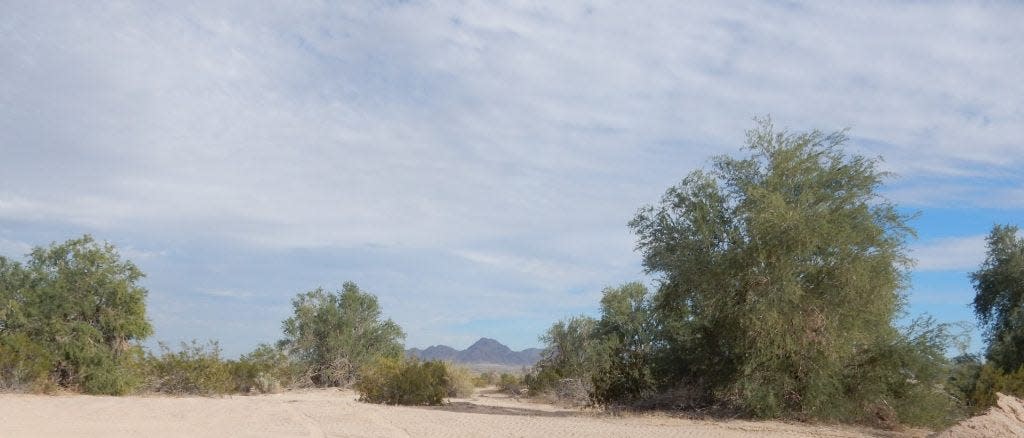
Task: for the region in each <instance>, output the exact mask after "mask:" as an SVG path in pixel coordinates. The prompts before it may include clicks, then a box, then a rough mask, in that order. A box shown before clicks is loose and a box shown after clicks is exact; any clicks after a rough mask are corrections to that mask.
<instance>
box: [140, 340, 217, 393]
mask: <svg viewBox="0 0 1024 438" xmlns="http://www.w3.org/2000/svg"><path fill="white" fill-rule="evenodd" d="M160 352H161V354H160V356H154V355H152V354H150V355H149V356H148V357H147V358H146V367H145V368H146V372H147V375H148V377H149V378H150V381H149V384H148V385H147V386H148V389H149V390H151V391H154V392H162V393H166V394H175V395H182V394H200V395H218V394H226V393H229V392H231V391H232V390H234V389H235V381H234V379H233V378H232V374H231V366H230V364H228V363H227V362H225V361H223V360H221V358H220V346H218V345H217V343H216V342H215V341H210V342H208V343H206V344H200V343H198V342H196V341H194V340H193V341H192V342H191V343H190V344H186V343H184V342H183V343H182V344H181V350H180V351H177V352H175V351H172V350H171V349H170V348H169V347H168V346H167V345H166V344H164V343H160Z"/></svg>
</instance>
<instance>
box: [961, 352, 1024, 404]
mask: <svg viewBox="0 0 1024 438" xmlns="http://www.w3.org/2000/svg"><path fill="white" fill-rule="evenodd" d="M997 392H1001V393H1003V394H1006V395H1012V396H1015V397H1024V366H1022V367H1021V368H1018V369H1017V371H1014V372H1012V373H1006V372H1003V370H1001V369H1000V368H999V367H998V366H997V365H996V364H994V363H992V362H989V363H986V364H985V365H984V366H982V367H981V370H980V372H979V373H978V380H977V382H976V383H975V385H974V388H973V391H972V392H971V395H970V398H969V403H970V405H971V407H972V408H973V410H974V412H975V413H980V412H982V411H984V410H985V409H988V408H989V407H991V406H993V405H995V404H996V393H997Z"/></svg>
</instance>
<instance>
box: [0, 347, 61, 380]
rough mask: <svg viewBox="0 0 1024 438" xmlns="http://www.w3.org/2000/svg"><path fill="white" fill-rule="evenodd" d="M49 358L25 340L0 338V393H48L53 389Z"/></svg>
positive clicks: (45, 352)
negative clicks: (0, 391)
mask: <svg viewBox="0 0 1024 438" xmlns="http://www.w3.org/2000/svg"><path fill="white" fill-rule="evenodd" d="M52 363H53V357H52V356H51V354H50V353H49V352H47V351H46V349H44V348H43V347H41V346H39V345H37V344H35V343H33V342H32V340H31V339H29V338H28V336H25V335H23V334H15V335H10V336H0V390H2V391H19V392H22V391H29V392H50V391H52V390H54V389H56V387H57V385H56V382H54V381H53V379H51V378H50V366H51V364H52Z"/></svg>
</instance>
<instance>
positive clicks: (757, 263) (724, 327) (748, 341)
mask: <svg viewBox="0 0 1024 438" xmlns="http://www.w3.org/2000/svg"><path fill="white" fill-rule="evenodd" d="M846 142H847V136H846V135H845V133H844V132H835V133H831V134H825V133H822V132H819V131H812V132H807V133H789V132H786V131H778V130H776V129H775V128H774V127H773V126H772V124H771V122H770V121H769V120H762V121H759V123H758V125H757V127H756V128H755V129H753V130H751V131H748V133H747V149H748V150H749V151H750V152H751V155H750V156H749V157H746V158H740V159H736V158H731V157H717V158H715V159H714V164H713V169H712V170H711V171H695V172H693V173H691V174H690V175H688V176H687V177H686V178H684V179H683V181H682V182H681V183H680V184H679V185H677V186H675V187H672V188H670V189H668V191H666V193H665V195H664V197H663V198H662V201H661V203H660V205H657V206H649V207H646V208H643V209H641V210H640V211H639V213H638V214H637V215H636V216H635V218H634V219H633V221H632V222H631V223H630V225H631V227H632V228H633V229H634V231H635V232H636V234H637V236H638V238H639V243H638V249H639V250H640V251H641V252H642V254H643V258H644V260H643V264H644V267H645V268H646V270H647V271H648V272H650V273H657V274H659V275H660V276H661V278H660V283H661V284H660V287H659V289H658V291H657V292H656V293H655V296H654V297H653V312H654V317H655V319H656V324H657V325H658V326H659V331H660V333H661V334H662V337H663V342H664V343H665V350H666V351H667V352H668V353H669V354H667V356H666V364H667V365H668V366H666V367H664V368H663V369H664V372H665V373H667V374H669V375H668V376H666V377H667V378H668V379H669V381H670V382H681V381H687V380H691V381H695V380H698V379H704V381H705V382H707V388H708V390H709V391H710V392H711V395H713V396H714V398H715V399H717V400H719V401H723V402H727V403H729V404H730V405H732V406H734V407H736V408H738V409H741V410H743V411H745V412H747V413H749V414H752V415H755V416H758V417H780V416H791V417H797V418H822V419H828V418H837V417H838V418H850V417H852V416H859V418H861V419H867V417H869V416H870V413H869V412H868V411H870V409H865V406H870V405H876V404H887V405H890V406H892V405H900V404H902V401H901V400H910V399H917V398H921V397H925V398H927V397H933V398H936V399H940V398H942V397H947V395H946V394H945V393H944V392H941V391H939V392H936V391H932V389H931V388H930V387H925V386H926V385H917V386H907V385H906V382H907V381H910V380H915V381H919V382H927V383H928V384H930V383H933V382H931V381H930V380H928V379H922V378H921V377H919V376H917V375H915V374H914V372H918V373H919V374H922V375H929V372H930V370H929V369H928V368H929V367H921V368H920V369H918V370H912V369H911V368H912V366H910V365H907V364H903V363H901V361H903V360H911V361H917V360H918V359H921V360H932V359H935V360H939V359H941V357H935V356H934V355H933V354H932V353H933V352H934V351H933V350H932V349H931V347H927V348H925V347H922V345H920V344H919V343H917V342H916V341H913V340H908V339H906V338H904V337H903V335H902V334H901V333H900V332H899V329H898V328H897V327H896V326H895V321H896V318H897V316H898V315H899V314H900V311H901V309H902V305H903V303H904V302H905V299H904V291H905V289H906V285H907V281H908V275H907V273H908V270H909V266H910V259H909V258H908V256H907V254H906V238H907V237H908V236H910V235H912V234H913V230H912V229H911V228H910V227H909V226H908V225H907V220H908V219H909V217H908V216H907V215H905V214H903V213H901V212H900V211H899V210H897V208H896V206H895V205H893V204H891V203H889V202H887V201H886V200H884V199H882V198H881V197H880V195H879V193H878V189H879V187H880V185H881V184H882V181H883V180H884V178H885V177H886V173H884V172H882V171H880V170H879V168H878V167H879V166H878V161H877V160H874V159H870V158H865V157H862V156H857V155H852V156H851V155H847V154H846V153H844V151H843V150H842V149H843V146H844V144H845V143H846ZM919 348H925V350H922V351H910V352H908V351H907V350H908V349H909V350H914V349H919ZM940 351H941V350H940ZM878 359H892V360H878ZM938 365H940V366H941V365H942V363H941V362H939V363H938ZM866 375H869V376H876V377H879V379H878V381H880V382H885V384H871V385H864V384H862V382H863V380H861V379H860V377H861V376H866ZM929 377H930V375H929ZM940 383H941V382H940ZM908 397H909V398H908ZM943 403H944V402H943V401H942V400H936V401H935V405H941V404H943ZM943 415H945V414H943Z"/></svg>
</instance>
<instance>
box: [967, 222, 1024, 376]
mask: <svg viewBox="0 0 1024 438" xmlns="http://www.w3.org/2000/svg"><path fill="white" fill-rule="evenodd" d="M1019 231H1020V229H1019V228H1018V227H1016V226H1013V225H996V226H994V227H992V231H991V232H990V233H989V235H988V239H987V243H988V245H987V247H988V250H987V252H986V257H985V261H984V263H982V265H981V267H980V268H979V269H978V270H977V271H976V272H973V273H971V282H972V283H973V284H974V290H975V292H976V295H975V297H974V313H975V314H976V315H977V316H978V319H979V320H980V322H981V325H982V327H983V328H984V329H985V340H986V341H987V343H988V348H987V349H986V351H985V356H986V358H988V360H989V361H990V362H991V363H992V364H993V365H995V366H997V367H999V369H1000V370H1002V371H1003V373H1004V374H1007V375H1009V374H1013V373H1015V372H1016V371H1017V370H1018V369H1019V368H1020V367H1021V366H1024V236H1020V237H1018V232H1019Z"/></svg>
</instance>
